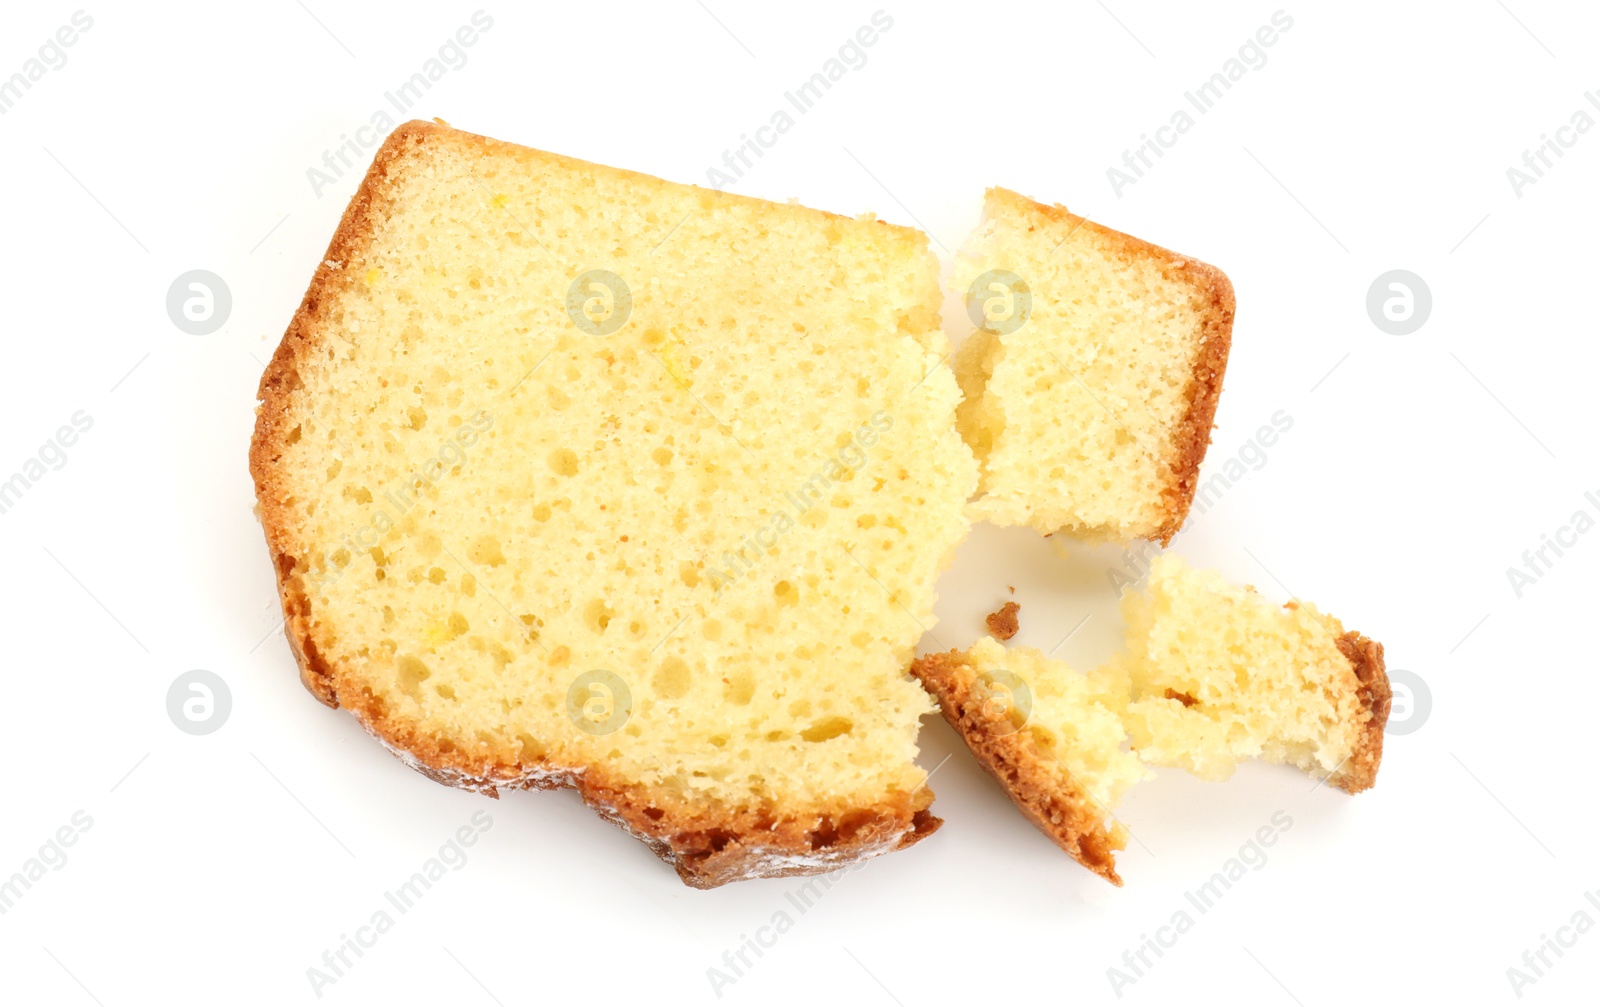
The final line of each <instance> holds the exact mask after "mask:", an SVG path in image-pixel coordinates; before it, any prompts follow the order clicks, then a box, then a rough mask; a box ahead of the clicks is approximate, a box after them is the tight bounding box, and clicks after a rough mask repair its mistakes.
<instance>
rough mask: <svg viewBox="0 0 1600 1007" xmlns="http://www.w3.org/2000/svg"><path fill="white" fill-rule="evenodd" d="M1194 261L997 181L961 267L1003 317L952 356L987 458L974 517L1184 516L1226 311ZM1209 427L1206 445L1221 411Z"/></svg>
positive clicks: (1166, 519)
mask: <svg viewBox="0 0 1600 1007" xmlns="http://www.w3.org/2000/svg"><path fill="white" fill-rule="evenodd" d="M1181 262H1182V260H1181V259H1179V258H1178V257H1176V256H1174V255H1172V254H1171V253H1168V252H1166V251H1165V250H1162V249H1156V248H1154V246H1148V245H1146V244H1145V243H1143V242H1137V241H1135V240H1133V239H1130V238H1128V237H1127V236H1126V235H1122V234H1118V233H1116V232H1114V231H1110V230H1108V229H1106V228H1102V227H1100V226H1099V225H1096V224H1094V223H1092V222H1089V221H1085V220H1084V219H1083V218H1081V217H1075V216H1073V215H1071V214H1069V213H1067V212H1066V210H1065V209H1063V208H1061V207H1047V206H1043V205H1041V204H1038V203H1034V202H1033V201H1032V200H1029V199H1027V198H1025V197H1023V196H1019V195H1018V194H1016V193H1014V192H1009V191H1007V190H1004V189H990V190H989V192H988V194H987V197H986V199H985V202H984V220H983V223H982V224H981V225H980V226H979V228H978V230H977V231H975V232H974V233H973V235H972V236H971V238H969V239H968V241H967V243H966V244H965V245H964V246H963V248H962V250H961V252H960V253H959V254H958V255H957V257H956V261H955V265H954V271H953V282H954V285H955V288H956V290H957V292H959V293H961V294H962V295H963V296H964V297H969V302H970V300H975V301H976V302H977V304H978V305H979V309H980V310H983V308H984V306H987V310H986V311H984V314H985V316H986V318H988V319H990V321H987V322H986V323H985V326H986V327H983V328H979V329H978V330H977V331H975V332H974V333H972V335H970V336H969V337H968V338H967V339H966V340H965V341H964V342H963V343H962V345H961V348H960V352H958V353H957V355H956V358H955V362H954V364H953V366H954V367H955V369H956V371H957V374H958V376H959V378H960V382H961V387H962V390H963V391H964V392H965V393H966V401H965V402H964V403H963V405H962V407H961V409H960V411H959V413H958V417H959V424H960V429H961V432H962V434H963V436H964V437H965V438H966V440H967V442H968V443H969V444H970V445H971V446H972V449H973V451H974V453H975V454H976V455H977V457H978V460H979V463H980V466H981V484H980V487H979V488H980V492H981V494H982V495H981V496H980V498H979V499H978V500H977V501H976V503H975V505H974V511H973V513H974V515H975V517H977V518H980V519H983V520H988V521H991V522H994V523H997V524H1008V525H1027V526H1031V527H1033V528H1035V529H1037V530H1038V531H1040V532H1042V533H1045V534H1051V533H1054V532H1057V531H1062V530H1065V531H1069V532H1071V533H1073V534H1074V535H1077V536H1079V537H1083V538H1089V539H1098V540H1103V539H1114V540H1119V541H1124V540H1129V539H1133V538H1142V537H1143V538H1148V537H1158V536H1159V537H1169V536H1170V534H1171V532H1173V531H1175V530H1176V527H1175V523H1174V522H1175V521H1176V520H1181V517H1182V513H1183V511H1184V510H1186V508H1187V506H1188V499H1187V496H1186V495H1184V493H1183V491H1182V489H1181V488H1180V486H1179V485H1178V480H1179V477H1180V475H1181V473H1180V472H1179V471H1178V470H1179V469H1180V468H1181V467H1183V466H1184V465H1185V464H1186V461H1192V462H1193V463H1194V464H1196V465H1197V464H1198V456H1195V457H1194V458H1192V459H1187V460H1186V458H1185V450H1186V444H1187V443H1188V442H1189V441H1190V440H1192V439H1193V431H1191V430H1190V429H1189V427H1190V424H1189V423H1188V420H1189V410H1190V404H1191V398H1192V397H1193V395H1194V378H1195V374H1196V370H1197V364H1199V363H1200V361H1201V355H1202V352H1203V349H1204V347H1203V338H1202V337H1203V335H1204V333H1205V332H1206V323H1207V318H1208V315H1209V314H1210V313H1212V312H1213V310H1214V306H1213V303H1212V298H1211V296H1210V294H1209V293H1208V292H1207V290H1206V289H1205V288H1204V287H1203V286H1197V284H1196V276H1195V273H1194V272H1193V271H1192V270H1188V269H1186V268H1184V267H1183V266H1181V265H1177V263H1181ZM1204 268H1207V269H1208V268H1209V267H1204ZM1215 275H1216V276H1218V277H1220V275H1221V274H1215ZM975 281H982V282H981V283H980V284H979V286H980V288H981V289H977V290H974V289H973V285H974V283H975ZM1019 281H1020V286H1018V285H1017V284H1018V282H1019ZM1221 282H1223V283H1226V280H1225V279H1223V280H1222V281H1221ZM1008 284H1009V285H1010V286H1008ZM1024 288H1025V291H1026V293H1025V294H1024V293H1023V290H1024ZM1228 299H1229V301H1230V307H1229V311H1230V316H1229V317H1230V319H1231V293H1230V294H1229V295H1228ZM1019 323H1020V324H1019ZM1224 352H1225V351H1224ZM1217 379H1218V380H1219V381H1220V374H1218V375H1217ZM1204 425H1205V429H1204V430H1201V431H1200V440H1199V448H1200V449H1201V450H1203V448H1204V445H1205V442H1206V438H1207V437H1208V436H1209V425H1210V416H1209V413H1207V415H1206V417H1205V421H1204ZM1175 514H1176V517H1174V515H1175Z"/></svg>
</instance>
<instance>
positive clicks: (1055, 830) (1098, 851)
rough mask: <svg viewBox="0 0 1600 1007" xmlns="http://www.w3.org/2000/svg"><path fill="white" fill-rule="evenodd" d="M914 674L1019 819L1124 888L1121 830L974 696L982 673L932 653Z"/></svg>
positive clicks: (955, 657)
mask: <svg viewBox="0 0 1600 1007" xmlns="http://www.w3.org/2000/svg"><path fill="white" fill-rule="evenodd" d="M911 673H912V674H913V675H915V676H916V677H917V679H918V680H919V681H921V682H922V684H923V686H924V687H926V688H927V690H928V691H929V692H930V693H932V694H933V697H934V698H935V699H937V700H938V701H939V709H940V710H941V711H942V712H943V713H944V719H945V720H947V721H949V723H950V726H951V727H953V728H955V729H956V733H957V734H960V735H961V740H962V741H965V742H966V743H967V747H968V748H970V749H971V750H972V754H973V755H974V756H976V757H977V759H978V762H979V763H980V764H981V765H982V766H983V768H984V769H986V770H988V771H989V775H991V776H993V777H994V778H995V779H996V780H998V781H999V783H1000V786H1001V788H1002V789H1004V790H1005V792H1006V796H1007V797H1009V798H1011V802H1012V803H1013V804H1015V805H1016V806H1017V808H1018V809H1019V810H1020V811H1021V812H1022V814H1023V815H1024V816H1025V817H1026V818H1027V819H1028V820H1029V821H1030V822H1032V823H1033V824H1034V825H1035V826H1036V827H1037V828H1038V829H1039V831H1040V832H1043V833H1044V834H1045V835H1047V836H1049V837H1050V839H1051V841H1052V842H1054V843H1055V844H1056V845H1057V846H1059V847H1061V848H1062V849H1063V850H1065V851H1067V853H1069V854H1071V855H1072V858H1073V859H1074V860H1076V861H1077V862H1078V863H1080V864H1082V865H1083V866H1085V867H1087V868H1089V870H1091V871H1094V872H1095V873H1096V874H1098V875H1100V876H1101V877H1102V878H1105V879H1106V880H1107V881H1109V882H1111V883H1112V884H1114V885H1118V886H1121V884H1122V878H1121V877H1119V876H1118V875H1117V868H1116V862H1115V860H1114V855H1115V854H1116V852H1117V851H1118V850H1121V849H1122V848H1123V847H1124V846H1125V845H1126V840H1125V839H1123V838H1122V835H1121V830H1120V829H1111V828H1108V825H1110V824H1111V823H1110V822H1108V816H1107V813H1106V812H1105V810H1104V809H1102V808H1101V807H1100V806H1099V805H1098V804H1096V803H1095V801H1094V799H1093V798H1092V797H1090V796H1089V794H1088V793H1087V792H1086V791H1085V790H1084V789H1083V788H1082V787H1081V786H1079V785H1078V784H1077V783H1076V781H1074V780H1073V779H1072V778H1071V777H1070V776H1069V775H1067V773H1066V771H1065V770H1064V769H1063V768H1062V766H1061V764H1060V763H1059V762H1057V761H1055V760H1054V759H1051V758H1050V757H1049V756H1047V755H1044V754H1041V753H1040V752H1039V750H1038V749H1037V747H1035V745H1034V742H1033V739H1032V737H1031V736H1030V735H1029V734H1028V732H1027V731H1026V730H1015V729H1014V725H1013V724H1012V722H1011V721H1010V719H1009V718H1008V717H1006V716H1004V715H1001V716H996V713H997V711H995V710H994V709H990V708H987V707H988V705H989V704H988V697H987V696H986V695H982V694H980V693H979V692H975V691H974V689H973V686H974V684H975V683H976V681H977V679H978V672H977V670H976V669H974V668H973V667H972V666H971V665H969V664H967V663H966V661H965V655H964V654H962V652H961V651H958V650H952V651H950V652H949V653H948V654H929V655H927V656H926V657H922V658H918V659H917V661H916V662H915V663H914V664H912V666H911Z"/></svg>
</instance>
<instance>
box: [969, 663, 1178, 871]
mask: <svg viewBox="0 0 1600 1007" xmlns="http://www.w3.org/2000/svg"><path fill="white" fill-rule="evenodd" d="M967 661H968V662H969V663H970V664H971V666H972V667H973V668H974V669H975V670H976V671H977V672H978V674H979V676H980V677H984V676H988V677H989V679H990V680H991V682H993V684H991V685H990V690H991V691H994V689H995V685H1003V680H1002V681H1000V682H994V678H995V676H997V675H998V674H1005V675H1009V676H1014V677H1015V679H1016V680H1017V681H1019V682H1020V683H1022V685H1023V687H1024V689H1025V693H1024V694H1023V697H1021V698H1017V697H1013V699H1012V701H1011V706H1010V710H1011V713H1010V715H1011V716H1012V717H1013V718H1014V720H1015V722H1016V723H1015V726H1017V727H1018V728H1019V729H1020V730H1021V731H1023V732H1024V733H1025V735H1026V737H1027V739H1028V741H1029V742H1030V743H1031V744H1032V745H1033V746H1034V748H1035V750H1036V751H1037V752H1038V753H1039V754H1040V755H1041V756H1042V757H1043V759H1044V760H1045V764H1046V765H1048V766H1049V767H1051V769H1052V771H1053V773H1054V774H1055V775H1056V776H1057V777H1058V778H1059V779H1061V780H1063V781H1065V783H1066V784H1067V785H1068V786H1070V787H1072V788H1073V789H1078V790H1081V791H1082V792H1083V793H1084V794H1085V795H1086V796H1087V797H1088V798H1089V799H1090V801H1091V802H1092V804H1093V806H1094V807H1095V808H1096V809H1097V810H1099V811H1100V812H1101V813H1103V814H1105V815H1107V816H1108V818H1109V815H1110V812H1111V809H1112V808H1114V807H1115V806H1116V805H1117V803H1118V802H1119V801H1121V800H1122V795H1123V794H1124V793H1125V792H1126V791H1127V789H1128V787H1130V786H1132V785H1133V784H1134V783H1137V782H1138V781H1139V780H1142V779H1144V778H1145V777H1146V776H1148V775H1149V771H1148V770H1147V769H1145V767H1144V764H1143V763H1141V762H1140V761H1139V757H1138V756H1137V755H1135V754H1134V753H1132V752H1130V751H1129V750H1128V732H1127V729H1126V728H1125V727H1124V726H1123V723H1122V719H1121V716H1120V714H1121V711H1122V710H1123V709H1124V708H1125V707H1126V705H1127V702H1128V683H1127V680H1126V679H1125V678H1123V677H1121V676H1120V675H1118V674H1115V673H1108V672H1105V671H1100V670H1096V671H1094V672H1091V673H1088V674H1084V673H1083V672H1080V671H1077V670H1075V669H1074V668H1073V667H1072V666H1071V665H1069V664H1068V663H1067V662H1065V661H1061V660H1056V659H1053V658H1050V657H1046V656H1045V655H1044V654H1043V653H1041V652H1040V651H1038V650H1035V649H1034V648H1032V647H1011V648H1007V647H1005V646H1003V645H1002V644H1001V643H1000V642H999V641H997V640H995V639H994V638H993V637H988V636H986V637H984V638H982V639H980V640H979V641H978V642H977V643H975V644H973V646H972V648H971V649H970V650H969V651H968V652H967ZM1001 698H1002V699H1003V698H1004V697H1003V696H1002V697H1001ZM1107 831H1108V833H1110V834H1111V835H1113V836H1115V837H1116V838H1117V840H1118V842H1117V843H1116V846H1117V848H1119V849H1120V848H1121V846H1122V841H1123V840H1125V838H1126V833H1125V831H1124V830H1123V828H1122V826H1121V825H1120V824H1118V823H1116V822H1114V821H1109V820H1108V822H1107Z"/></svg>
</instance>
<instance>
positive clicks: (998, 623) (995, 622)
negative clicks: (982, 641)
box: [983, 601, 1022, 640]
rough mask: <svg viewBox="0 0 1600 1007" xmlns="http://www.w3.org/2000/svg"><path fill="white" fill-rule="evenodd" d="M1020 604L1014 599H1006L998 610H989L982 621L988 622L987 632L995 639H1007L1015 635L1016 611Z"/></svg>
mask: <svg viewBox="0 0 1600 1007" xmlns="http://www.w3.org/2000/svg"><path fill="white" fill-rule="evenodd" d="M1021 608H1022V606H1021V605H1018V604H1017V603H1016V602H1014V601H1008V602H1006V603H1005V604H1004V605H1001V606H1000V611H998V612H990V613H989V615H988V617H987V618H986V619H984V620H983V621H984V622H985V623H987V624H988V626H989V632H990V633H992V634H993V635H994V637H995V639H997V640H1009V639H1011V638H1012V637H1013V636H1016V635H1017V611H1018V610H1019V609H1021Z"/></svg>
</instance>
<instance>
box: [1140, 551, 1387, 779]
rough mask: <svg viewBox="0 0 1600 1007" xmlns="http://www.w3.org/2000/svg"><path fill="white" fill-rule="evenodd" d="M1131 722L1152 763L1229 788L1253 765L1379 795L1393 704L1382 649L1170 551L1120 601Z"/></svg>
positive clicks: (1307, 607)
mask: <svg viewBox="0 0 1600 1007" xmlns="http://www.w3.org/2000/svg"><path fill="white" fill-rule="evenodd" d="M1123 616H1124V618H1125V619H1126V620H1127V624H1128V628H1127V640H1126V651H1125V653H1124V654H1123V655H1121V656H1119V658H1117V660H1116V663H1117V664H1118V665H1119V666H1120V667H1121V669H1122V670H1123V671H1124V672H1125V673H1126V674H1127V675H1128V677H1129V678H1130V680H1131V682H1132V685H1133V689H1134V696H1135V699H1134V702H1133V703H1132V704H1131V705H1130V706H1129V707H1128V711H1127V723H1128V729H1129V735H1130V737H1131V739H1132V743H1133V746H1134V748H1136V749H1137V750H1138V752H1139V755H1140V757H1141V758H1143V759H1144V760H1145V761H1146V762H1148V763H1150V764H1151V765H1157V766H1180V767H1182V768H1184V769H1187V770H1189V771H1190V772H1192V773H1194V774H1195V775H1196V776H1199V777H1202V778H1204V779H1208V780H1224V779H1227V778H1228V777H1229V776H1231V775H1232V774H1233V771H1234V769H1235V767H1237V765H1238V764H1239V762H1240V761H1242V760H1245V759H1262V760H1264V761H1267V762H1278V763H1284V764H1287V765H1291V766H1298V767H1299V768H1301V769H1303V770H1305V771H1306V772H1308V773H1312V774H1314V775H1316V776H1318V777H1320V778H1324V779H1326V780H1327V781H1328V782H1329V783H1330V784H1332V785H1333V786H1336V787H1338V788H1340V789H1341V790H1345V791H1347V792H1349V793H1352V794H1354V793H1358V792H1360V791H1362V790H1366V789H1367V788H1368V787H1371V786H1372V785H1373V783H1374V782H1375V781H1376V779H1377V775H1378V763H1379V761H1380V760H1381V759H1382V758H1383V728H1384V725H1385V724H1386V723H1388V720H1389V706H1390V700H1391V694H1390V689H1389V678H1388V676H1387V675H1386V674H1385V673H1384V666H1383V645H1382V644H1380V643H1375V642H1374V641H1372V640H1369V639H1367V638H1366V637H1364V636H1362V635H1361V634H1360V633H1356V632H1351V631H1347V630H1346V629H1345V628H1344V626H1343V625H1341V624H1340V622H1339V620H1338V619H1336V618H1334V617H1333V616H1331V615H1326V614H1324V613H1322V612H1320V611H1318V610H1317V608H1316V606H1315V605H1312V604H1310V603H1309V602H1304V601H1291V602H1289V603H1288V604H1287V605H1283V606H1281V607H1280V606H1278V605H1275V604H1273V603H1272V602H1270V601H1268V600H1267V599H1266V598H1263V597H1262V596H1261V595H1259V594H1257V593H1256V591H1255V589H1254V588H1251V587H1239V586H1237V585H1234V584H1229V583H1228V582H1227V581H1225V580H1224V579H1223V577H1222V576H1221V575H1220V574H1218V573H1216V572H1214V571H1210V570H1196V569H1194V568H1192V567H1190V566H1189V565H1188V564H1187V563H1185V562H1184V561H1183V560H1181V559H1179V558H1178V557H1177V556H1174V555H1172V554H1170V553H1168V554H1165V555H1162V556H1159V557H1157V558H1156V560H1155V562H1154V563H1152V564H1151V567H1150V575H1149V579H1148V581H1147V582H1146V584H1145V586H1144V587H1143V589H1142V590H1140V591H1139V592H1137V593H1132V594H1129V596H1128V597H1126V598H1125V599H1123Z"/></svg>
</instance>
